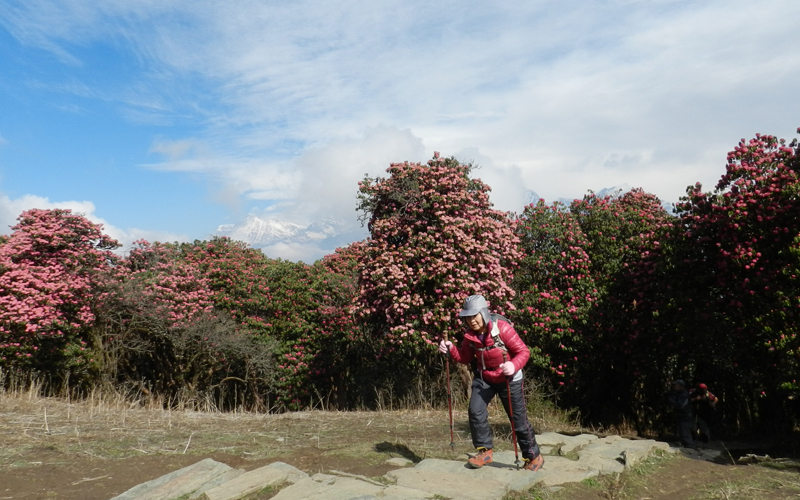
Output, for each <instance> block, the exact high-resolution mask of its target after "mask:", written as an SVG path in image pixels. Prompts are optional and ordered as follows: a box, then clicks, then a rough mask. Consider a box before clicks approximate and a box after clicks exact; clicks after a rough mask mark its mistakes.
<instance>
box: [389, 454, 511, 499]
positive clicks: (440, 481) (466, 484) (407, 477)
mask: <svg viewBox="0 0 800 500" xmlns="http://www.w3.org/2000/svg"><path fill="white" fill-rule="evenodd" d="M423 462H424V460H423ZM478 470H480V469H478ZM386 476H387V477H388V478H390V479H392V480H395V481H397V485H398V486H403V487H406V488H412V489H415V490H422V491H427V492H430V493H432V494H433V495H439V496H442V497H446V498H458V499H463V500H493V499H497V500H500V499H501V498H503V496H504V495H505V494H506V492H507V488H506V485H505V484H503V483H501V482H500V481H497V480H495V479H492V478H488V477H484V478H479V477H469V476H468V475H463V474H450V473H446V472H442V471H436V470H426V469H418V468H417V467H414V468H413V469H399V470H394V471H389V472H388V473H387V474H386Z"/></svg>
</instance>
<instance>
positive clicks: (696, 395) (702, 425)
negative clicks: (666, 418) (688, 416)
mask: <svg viewBox="0 0 800 500" xmlns="http://www.w3.org/2000/svg"><path fill="white" fill-rule="evenodd" d="M689 401H691V402H692V406H693V409H694V413H695V415H697V428H698V430H699V431H700V440H701V441H703V442H705V443H708V442H709V441H711V426H712V425H713V424H714V421H715V420H716V414H717V410H716V407H717V401H719V400H718V398H717V397H716V396H714V395H713V394H711V392H709V390H708V386H707V385H706V384H697V388H696V389H694V390H693V391H692V392H691V393H690V394H689Z"/></svg>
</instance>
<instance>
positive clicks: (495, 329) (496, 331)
mask: <svg viewBox="0 0 800 500" xmlns="http://www.w3.org/2000/svg"><path fill="white" fill-rule="evenodd" d="M491 318H492V340H494V345H496V346H497V347H499V348H500V349H502V350H504V351H506V352H508V349H506V344H505V343H504V342H503V339H501V338H500V327H499V326H497V320H500V319H502V320H503V321H505V322H506V323H508V324H509V325H510V324H511V322H510V321H508V319H506V318H505V317H503V316H500V315H499V314H492V316H491Z"/></svg>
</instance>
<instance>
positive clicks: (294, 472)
mask: <svg viewBox="0 0 800 500" xmlns="http://www.w3.org/2000/svg"><path fill="white" fill-rule="evenodd" d="M267 467H270V468H272V469H278V470H282V471H284V472H285V473H286V482H288V483H292V484H294V483H296V482H297V481H300V480H301V479H305V478H307V477H308V474H306V473H305V472H303V471H301V470H300V469H298V468H297V467H295V466H293V465H289V464H287V463H284V462H272V463H271V464H269V465H268V466H267Z"/></svg>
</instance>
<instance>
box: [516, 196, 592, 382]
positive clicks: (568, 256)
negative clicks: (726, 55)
mask: <svg viewBox="0 0 800 500" xmlns="http://www.w3.org/2000/svg"><path fill="white" fill-rule="evenodd" d="M517 234H519V237H520V242H521V249H522V252H523V254H524V257H523V258H522V260H521V261H520V265H519V269H518V270H517V272H516V274H515V277H514V289H515V290H516V291H517V297H516V305H517V307H516V311H514V312H513V313H512V319H513V320H514V323H515V325H516V327H517V331H518V332H519V333H520V334H521V335H522V336H523V337H524V338H525V340H526V343H527V344H528V345H529V346H530V347H531V354H532V358H531V359H532V360H533V363H534V366H536V367H537V368H540V369H544V372H543V373H542V372H540V374H542V375H544V376H545V377H548V378H551V379H553V380H554V381H556V382H557V383H558V385H564V384H565V382H569V381H572V382H574V381H575V377H576V376H578V374H577V373H576V371H575V370H576V369H578V363H577V361H578V356H579V355H584V354H585V352H586V347H587V343H586V342H585V340H584V339H585V337H586V336H587V335H588V331H587V330H588V328H587V327H588V324H587V323H588V321H589V313H590V312H591V309H592V307H594V306H595V305H596V303H597V300H598V290H597V288H596V287H597V285H596V284H595V276H594V274H593V272H592V262H591V259H590V258H589V254H588V253H587V250H588V249H589V246H590V245H589V241H588V240H587V238H586V236H585V235H584V234H583V231H582V229H581V227H580V225H579V224H578V222H577V221H576V219H575V217H574V216H573V215H572V214H571V213H570V212H569V210H568V209H567V207H565V206H564V205H562V204H560V203H554V204H553V205H546V204H545V202H544V200H539V202H538V203H537V204H536V205H528V206H527V207H525V210H524V211H523V213H522V215H521V216H520V218H519V224H518V226H517ZM542 375H540V376H542Z"/></svg>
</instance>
